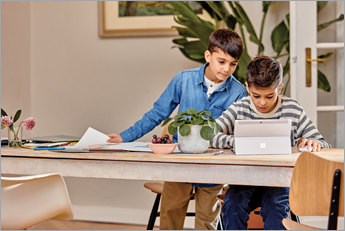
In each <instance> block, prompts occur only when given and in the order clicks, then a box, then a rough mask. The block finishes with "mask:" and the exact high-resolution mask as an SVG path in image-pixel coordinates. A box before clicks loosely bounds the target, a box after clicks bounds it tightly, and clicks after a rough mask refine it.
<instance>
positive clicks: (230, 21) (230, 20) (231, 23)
mask: <svg viewBox="0 0 345 231" xmlns="http://www.w3.org/2000/svg"><path fill="white" fill-rule="evenodd" d="M224 22H225V23H226V26H227V27H228V28H229V29H231V30H235V26H236V23H237V19H236V18H235V17H234V16H233V15H231V14H229V15H227V16H226V17H225V18H224Z"/></svg>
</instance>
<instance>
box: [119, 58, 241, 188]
mask: <svg viewBox="0 0 345 231" xmlns="http://www.w3.org/2000/svg"><path fill="white" fill-rule="evenodd" d="M207 66H208V63H205V64H204V65H203V66H202V67H199V68H195V69H190V70H185V71H181V72H179V73H178V74H177V75H176V76H175V77H174V78H173V79H172V81H171V82H170V83H169V85H168V87H167V88H166V89H165V91H164V92H163V94H162V95H161V96H160V97H159V99H158V100H157V101H156V102H155V103H154V104H153V108H152V109H151V110H150V111H148V112H146V113H145V114H144V116H143V118H142V119H141V120H139V121H137V122H136V123H135V124H134V126H131V127H130V128H128V129H127V130H125V131H123V132H121V133H120V135H121V138H122V140H123V142H131V141H134V140H136V139H139V138H140V137H142V136H143V135H145V134H146V133H148V132H150V131H152V130H153V129H154V128H155V127H156V126H158V125H159V124H161V122H162V121H163V120H166V119H167V118H169V116H170V115H171V113H172V112H173V111H174V110H175V108H176V107H177V105H179V109H178V112H183V111H186V110H187V109H197V111H198V112H200V111H202V110H206V111H210V112H211V116H212V117H213V118H215V119H216V118H218V117H219V116H220V115H221V114H222V112H223V111H224V110H225V109H227V108H228V107H229V106H230V105H231V104H232V103H233V102H235V101H236V100H238V99H241V98H242V97H243V96H247V95H248V93H247V90H246V88H245V87H244V86H243V85H242V84H241V83H240V82H239V81H238V80H237V79H235V77H234V76H233V75H231V76H230V77H229V78H227V79H226V80H225V83H224V84H223V85H222V86H221V87H220V88H218V89H217V90H215V91H214V92H213V93H212V94H211V95H210V96H209V97H207V86H206V83H205V81H204V73H205V68H206V67H207ZM173 140H174V142H177V134H174V136H173ZM195 186H197V187H210V186H211V187H212V186H215V185H210V184H197V185H195Z"/></svg>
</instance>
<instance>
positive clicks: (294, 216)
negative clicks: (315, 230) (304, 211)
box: [290, 211, 300, 223]
mask: <svg viewBox="0 0 345 231" xmlns="http://www.w3.org/2000/svg"><path fill="white" fill-rule="evenodd" d="M290 215H291V220H293V221H296V222H298V223H300V221H299V217H298V216H296V215H295V214H294V213H293V212H292V211H290Z"/></svg>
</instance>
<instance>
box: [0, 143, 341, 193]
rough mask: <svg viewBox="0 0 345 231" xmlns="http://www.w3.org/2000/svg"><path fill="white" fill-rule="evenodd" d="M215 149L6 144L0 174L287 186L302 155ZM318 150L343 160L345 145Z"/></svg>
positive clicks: (296, 153)
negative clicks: (66, 149)
mask: <svg viewBox="0 0 345 231" xmlns="http://www.w3.org/2000/svg"><path fill="white" fill-rule="evenodd" d="M293 150H294V151H295V150H296V149H293ZM215 151H219V150H217V149H209V150H208V151H207V152H206V153H203V154H170V155H159V154H152V153H143V152H116V153H57V152H50V151H33V150H31V149H23V148H19V149H17V148H8V147H6V146H2V147H1V173H2V174H20V175H33V174H43V173H60V174H61V175H63V176H66V177H86V178H103V179H126V180H147V181H174V182H195V183H221V184H240V185H262V186H277V187H280V186H281V187H289V186H290V180H291V176H292V172H293V167H294V165H295V162H296V160H297V158H298V156H299V154H300V153H298V152H294V153H292V154H291V155H258V156H236V155H235V154H233V153H232V152H231V151H230V150H226V149H224V153H223V154H222V155H216V156H213V155H212V152H215ZM317 154H318V155H320V156H322V157H325V158H329V159H335V160H342V161H344V149H336V148H331V149H323V150H321V152H318V153H317Z"/></svg>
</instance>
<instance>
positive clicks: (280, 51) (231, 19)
mask: <svg viewBox="0 0 345 231" xmlns="http://www.w3.org/2000/svg"><path fill="white" fill-rule="evenodd" d="M169 3H170V5H171V6H172V7H173V8H174V9H175V10H176V11H177V12H178V14H177V15H176V16H175V21H176V22H177V23H178V24H179V25H181V26H174V28H176V29H177V31H178V33H179V35H180V37H179V38H176V39H173V43H174V44H176V45H177V46H175V47H178V48H179V49H180V51H181V52H182V54H183V55H185V56H186V57H187V58H189V59H191V60H194V61H197V62H200V63H205V59H204V52H205V50H207V44H208V38H209V36H210V34H211V33H212V32H213V31H214V30H216V29H218V28H219V27H227V28H229V29H232V30H234V29H235V27H236V25H238V27H239V30H240V33H241V37H242V39H243V44H244V50H243V55H242V57H241V59H240V60H239V63H238V67H237V68H236V71H235V73H234V76H235V77H236V78H237V79H238V80H239V81H240V82H242V83H244V82H245V70H246V67H247V65H248V63H249V62H250V61H251V57H250V56H249V54H248V49H247V41H246V39H245V36H244V30H245V29H246V30H247V32H248V33H249V35H250V37H249V40H250V41H251V42H253V43H255V44H256V45H257V46H258V51H257V54H262V55H263V54H264V50H265V48H264V45H263V43H262V38H263V31H264V25H265V20H266V15H267V12H268V10H269V7H270V6H271V5H272V4H273V3H274V1H262V9H261V10H262V12H263V15H262V20H261V26H260V34H257V33H256V32H255V28H254V26H253V25H252V23H251V21H250V19H249V17H248V15H247V14H246V12H245V10H244V8H243V7H242V6H241V3H240V2H239V1H224V2H223V1H196V3H198V4H199V5H201V7H202V8H203V9H204V10H205V11H206V12H208V14H209V15H210V16H211V17H212V18H213V19H214V21H215V23H212V22H209V21H205V20H202V19H201V18H200V17H199V16H198V15H197V14H195V12H194V11H193V10H192V9H191V7H190V6H189V5H188V4H187V3H186V2H184V1H169ZM225 4H228V5H229V7H230V8H231V10H232V14H231V13H230V12H229V11H228V10H227V8H226V7H225ZM326 5H327V1H317V12H318V13H319V12H320V11H321V10H322V9H323V8H324V7H325V6H326ZM285 18H286V20H282V21H281V22H280V23H279V24H278V25H277V26H276V27H275V28H274V29H273V31H272V32H271V43H272V47H273V50H274V51H275V52H276V55H275V56H274V58H280V57H283V56H286V57H287V60H286V62H285V64H284V66H283V71H284V73H283V75H284V77H285V76H288V79H287V84H286V87H285V89H284V94H285V91H286V89H287V86H288V84H289V80H290V50H289V49H290V37H289V32H290V31H289V14H287V15H286V17H285ZM342 20H344V14H341V15H340V16H339V17H338V18H336V19H334V20H332V21H329V22H325V23H322V24H320V25H318V26H317V30H318V31H320V30H322V29H324V28H326V27H328V26H329V25H331V24H332V23H334V22H337V21H342ZM332 54H333V53H331V52H330V53H327V54H324V55H321V56H319V57H318V58H327V57H329V56H331V55H332ZM318 88H319V89H322V90H324V91H326V92H330V90H331V86H330V84H329V82H328V79H327V77H326V76H325V75H324V74H323V73H322V72H321V71H319V70H318Z"/></svg>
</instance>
